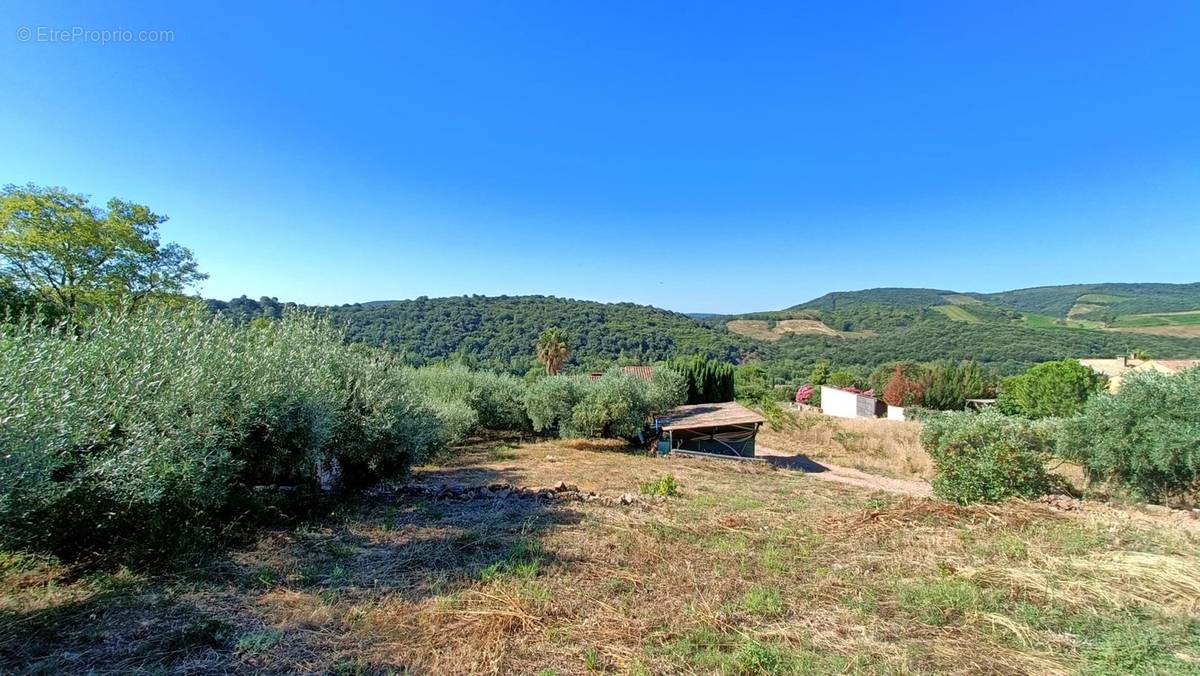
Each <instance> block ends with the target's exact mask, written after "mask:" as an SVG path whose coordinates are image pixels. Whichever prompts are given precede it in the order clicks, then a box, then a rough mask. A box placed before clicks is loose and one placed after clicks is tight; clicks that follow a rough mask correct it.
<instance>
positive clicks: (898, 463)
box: [758, 413, 933, 481]
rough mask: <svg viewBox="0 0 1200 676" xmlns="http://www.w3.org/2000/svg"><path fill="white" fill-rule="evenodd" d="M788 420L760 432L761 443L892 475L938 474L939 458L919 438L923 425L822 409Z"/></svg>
mask: <svg viewBox="0 0 1200 676" xmlns="http://www.w3.org/2000/svg"><path fill="white" fill-rule="evenodd" d="M783 420H785V421H786V424H784V425H781V426H779V427H775V426H771V425H766V426H764V427H763V430H762V432H760V433H759V436H758V441H759V443H760V444H761V445H763V446H765V447H767V448H771V449H774V450H776V451H782V452H785V453H788V454H802V455H805V456H807V457H809V458H812V459H813V460H816V461H818V462H821V461H825V462H830V463H833V464H836V465H842V466H845V467H853V468H854V469H858V470H862V471H864V472H869V473H872V474H879V475H882V476H886V477H894V478H897V479H923V480H926V481H928V480H929V479H932V478H933V461H932V460H930V458H929V455H928V454H927V453H926V452H925V449H924V448H921V442H920V440H919V438H918V437H919V436H920V434H921V425H920V423H916V422H900V421H896V420H883V419H871V418H858V419H843V418H832V417H829V416H825V415H821V414H818V413H807V414H799V415H795V414H793V415H790V416H786V417H785V418H783Z"/></svg>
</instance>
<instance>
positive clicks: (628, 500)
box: [621, 493, 637, 505]
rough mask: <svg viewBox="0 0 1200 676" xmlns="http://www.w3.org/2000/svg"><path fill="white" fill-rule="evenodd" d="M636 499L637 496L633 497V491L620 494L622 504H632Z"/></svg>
mask: <svg viewBox="0 0 1200 676" xmlns="http://www.w3.org/2000/svg"><path fill="white" fill-rule="evenodd" d="M636 499H637V498H635V497H633V493H626V494H624V495H622V496H621V504H622V505H632V504H633V501H634V500H636Z"/></svg>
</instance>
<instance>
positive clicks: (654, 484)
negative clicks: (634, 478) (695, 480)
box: [638, 474, 679, 497]
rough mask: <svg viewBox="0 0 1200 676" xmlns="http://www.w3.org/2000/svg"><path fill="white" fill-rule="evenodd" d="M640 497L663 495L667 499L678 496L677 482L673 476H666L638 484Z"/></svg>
mask: <svg viewBox="0 0 1200 676" xmlns="http://www.w3.org/2000/svg"><path fill="white" fill-rule="evenodd" d="M638 488H639V489H640V490H641V493H642V495H663V496H667V497H671V496H675V495H679V482H678V481H676V480H675V475H673V474H667V475H664V476H662V477H660V478H658V479H655V480H654V481H643V482H641V483H639V484H638Z"/></svg>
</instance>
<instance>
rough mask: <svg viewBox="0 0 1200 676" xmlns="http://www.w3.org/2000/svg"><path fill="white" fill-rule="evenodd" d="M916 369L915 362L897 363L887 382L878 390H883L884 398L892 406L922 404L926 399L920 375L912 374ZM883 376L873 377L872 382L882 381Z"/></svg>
mask: <svg viewBox="0 0 1200 676" xmlns="http://www.w3.org/2000/svg"><path fill="white" fill-rule="evenodd" d="M914 370H916V366H915V365H913V364H908V365H906V364H896V366H895V369H894V370H893V373H892V375H891V377H890V378H888V379H887V383H886V384H885V385H884V386H883V387H882V388H880V389H879V390H876V392H880V391H882V392H883V397H882V398H883V400H884V401H885V402H887V403H888V404H890V405H891V406H920V405H922V404H923V403H924V401H925V387H924V385H922V384H921V381H920V379H919V374H918V377H916V378H914V377H912V376H911V372H912V371H914ZM880 381H882V379H881V378H872V382H880Z"/></svg>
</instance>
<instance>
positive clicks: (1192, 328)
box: [1106, 324, 1200, 338]
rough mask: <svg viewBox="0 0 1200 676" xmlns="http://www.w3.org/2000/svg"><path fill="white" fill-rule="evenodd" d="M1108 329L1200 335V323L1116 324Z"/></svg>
mask: <svg viewBox="0 0 1200 676" xmlns="http://www.w3.org/2000/svg"><path fill="white" fill-rule="evenodd" d="M1106 330H1107V331H1120V332H1121V333H1145V334H1148V335H1152V336H1176V337H1179V338H1195V337H1197V336H1200V324H1175V325H1172V326H1114V327H1111V328H1108V329H1106Z"/></svg>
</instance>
